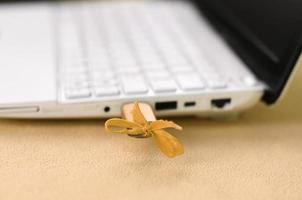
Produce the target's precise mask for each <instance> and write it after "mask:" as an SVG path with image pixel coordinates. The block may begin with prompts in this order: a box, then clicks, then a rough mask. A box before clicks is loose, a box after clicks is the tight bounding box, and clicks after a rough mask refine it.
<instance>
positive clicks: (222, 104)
mask: <svg viewBox="0 0 302 200" xmlns="http://www.w3.org/2000/svg"><path fill="white" fill-rule="evenodd" d="M231 102H232V100H231V99H229V98H225V99H213V100H212V101H211V104H212V108H217V109H224V108H226V107H227V106H229V105H230V104H231Z"/></svg>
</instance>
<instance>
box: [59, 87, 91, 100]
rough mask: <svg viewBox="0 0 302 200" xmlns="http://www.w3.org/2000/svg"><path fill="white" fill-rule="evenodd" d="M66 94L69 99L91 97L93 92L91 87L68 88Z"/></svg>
mask: <svg viewBox="0 0 302 200" xmlns="http://www.w3.org/2000/svg"><path fill="white" fill-rule="evenodd" d="M65 96H66V98H68V99H82V98H89V97H90V96H91V92H90V90H89V89H68V90H66V93H65Z"/></svg>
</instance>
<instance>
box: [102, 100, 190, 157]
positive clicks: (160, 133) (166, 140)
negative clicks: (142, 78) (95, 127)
mask: <svg viewBox="0 0 302 200" xmlns="http://www.w3.org/2000/svg"><path fill="white" fill-rule="evenodd" d="M132 115H133V122H132V121H128V120H125V119H119V118H114V119H110V120H108V121H106V123H105V129H106V131H107V132H110V133H117V134H127V135H129V136H132V137H136V138H149V137H154V138H155V142H156V144H157V146H158V147H159V148H160V150H161V151H162V152H163V153H164V154H165V155H166V156H168V157H170V158H173V157H176V156H179V155H182V154H183V153H184V148H183V145H182V144H181V143H180V141H179V140H178V139H177V138H176V137H174V136H172V135H171V134H169V133H168V132H167V131H165V130H164V129H168V128H174V129H176V130H182V127H180V126H179V125H177V124H175V123H174V122H172V121H165V120H156V121H153V122H148V121H147V120H146V119H145V117H144V115H143V113H142V111H141V109H140V107H139V104H138V103H137V102H136V103H135V105H134V107H133V111H132Z"/></svg>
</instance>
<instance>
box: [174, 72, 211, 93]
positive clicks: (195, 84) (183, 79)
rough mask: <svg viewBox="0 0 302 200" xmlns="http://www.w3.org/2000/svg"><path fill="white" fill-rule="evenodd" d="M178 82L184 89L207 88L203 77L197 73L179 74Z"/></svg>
mask: <svg viewBox="0 0 302 200" xmlns="http://www.w3.org/2000/svg"><path fill="white" fill-rule="evenodd" d="M177 82H178V84H179V86H180V87H181V89H182V90H184V91H191V90H202V89H205V84H204V82H203V81H202V80H201V77H200V76H199V75H196V74H183V75H178V76H177Z"/></svg>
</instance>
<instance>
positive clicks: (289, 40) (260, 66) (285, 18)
mask: <svg viewBox="0 0 302 200" xmlns="http://www.w3.org/2000/svg"><path fill="white" fill-rule="evenodd" d="M194 2H195V3H196V4H197V6H199V7H200V8H201V9H202V11H203V13H205V14H206V16H208V17H209V20H210V21H212V22H213V24H214V25H215V26H216V28H217V29H218V31H220V32H221V33H222V35H223V36H224V37H225V39H226V40H227V41H228V42H229V44H230V45H231V46H232V47H233V48H234V50H235V51H236V52H237V53H238V54H239V55H240V57H241V58H242V59H243V61H244V62H245V63H246V64H247V65H248V66H249V68H250V69H251V70H252V71H253V72H254V73H255V74H256V75H257V76H258V78H259V79H261V80H263V81H264V82H265V83H266V84H267V85H268V86H269V87H270V89H269V90H268V91H266V94H265V95H264V97H263V100H264V101H265V102H266V103H268V104H272V103H275V102H276V101H277V100H278V98H279V96H280V94H281V93H282V91H283V89H284V87H285V84H286V83H287V81H288V78H289V76H290V75H291V72H292V70H293V68H294V66H295V65H296V63H297V60H298V57H299V56H300V54H301V51H302V0H201V1H198V0H195V1H194Z"/></svg>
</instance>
